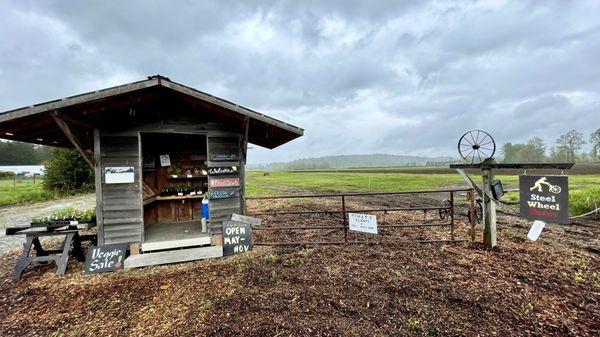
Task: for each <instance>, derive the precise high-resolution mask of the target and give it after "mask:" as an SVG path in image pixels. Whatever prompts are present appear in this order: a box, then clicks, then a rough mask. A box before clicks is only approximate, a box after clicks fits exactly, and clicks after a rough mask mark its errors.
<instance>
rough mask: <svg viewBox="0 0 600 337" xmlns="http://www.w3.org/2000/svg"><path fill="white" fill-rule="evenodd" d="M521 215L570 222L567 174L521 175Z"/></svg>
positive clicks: (533, 218)
mask: <svg viewBox="0 0 600 337" xmlns="http://www.w3.org/2000/svg"><path fill="white" fill-rule="evenodd" d="M519 191H520V199H521V201H520V203H521V216H522V217H524V218H526V219H530V220H541V221H544V222H551V223H559V224H568V223H570V220H569V180H568V177H567V176H530V175H527V176H519Z"/></svg>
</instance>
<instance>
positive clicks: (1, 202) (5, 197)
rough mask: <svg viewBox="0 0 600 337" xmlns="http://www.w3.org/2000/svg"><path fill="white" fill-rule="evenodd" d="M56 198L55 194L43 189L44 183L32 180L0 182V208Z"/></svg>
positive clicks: (5, 180)
mask: <svg viewBox="0 0 600 337" xmlns="http://www.w3.org/2000/svg"><path fill="white" fill-rule="evenodd" d="M53 198H55V195H54V193H50V192H47V191H44V190H43V189H42V181H41V180H36V181H35V184H33V180H31V179H17V180H16V181H13V179H2V180H0V206H5V205H13V204H20V203H26V202H36V201H45V200H48V199H53Z"/></svg>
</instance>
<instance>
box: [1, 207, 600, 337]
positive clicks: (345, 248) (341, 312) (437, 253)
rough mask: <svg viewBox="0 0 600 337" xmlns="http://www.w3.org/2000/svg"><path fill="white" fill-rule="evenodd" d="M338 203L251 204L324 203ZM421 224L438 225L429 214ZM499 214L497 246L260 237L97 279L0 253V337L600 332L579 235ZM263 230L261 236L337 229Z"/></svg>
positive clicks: (444, 232)
mask: <svg viewBox="0 0 600 337" xmlns="http://www.w3.org/2000/svg"><path fill="white" fill-rule="evenodd" d="M390 202H391V201H390ZM399 202H400V201H399ZM333 203H334V201H329V203H328V202H327V201H325V202H323V201H319V202H316V201H315V200H311V201H308V202H302V203H298V202H290V201H286V202H283V203H281V204H280V203H274V202H256V203H254V204H253V205H251V208H252V210H254V211H257V212H258V211H274V210H283V209H295V210H298V209H331V206H332V205H333ZM365 204H366V203H365V202H350V205H349V207H357V208H358V207H362V206H364V205H365ZM381 216H382V217H383V215H381ZM385 216H386V217H387V218H386V222H387V223H394V222H403V223H407V222H410V223H415V222H420V221H423V214H422V213H420V212H397V213H388V214H387V215H385ZM265 218H266V221H265V224H264V225H263V226H264V227H272V226H279V225H281V224H282V223H283V224H287V225H290V226H291V225H303V226H309V225H326V224H335V223H336V221H339V217H338V218H335V216H334V215H325V216H322V217H312V216H311V217H307V216H305V217H296V218H295V219H287V220H285V221H280V220H278V219H275V218H268V217H265ZM381 219H383V218H381ZM424 220H425V222H437V221H439V219H437V218H436V217H435V215H434V214H429V215H426V216H425V219H424ZM501 221H502V223H501V227H500V234H499V246H498V247H497V248H496V249H494V250H487V249H485V248H483V247H482V245H481V244H479V243H452V244H414V243H412V244H411V243H404V242H402V243H401V241H405V240H406V239H414V238H448V236H449V233H448V230H449V229H448V228H442V229H427V230H426V231H421V230H420V229H416V230H414V229H413V230H409V229H399V230H391V229H389V230H386V232H385V233H384V235H383V239H381V240H375V242H372V244H352V245H334V246H330V245H319V246H314V245H313V246H304V247H256V249H255V250H254V251H252V252H250V253H247V254H245V255H239V256H236V257H228V258H222V259H214V260H207V261H198V262H192V263H185V264H177V265H171V266H156V267H148V268H143V269H138V270H125V271H121V272H117V273H110V274H102V275H96V276H86V275H82V273H81V270H82V264H81V263H77V262H71V263H70V265H69V268H68V271H67V274H66V275H65V276H62V277H60V276H56V275H55V274H54V273H55V266H53V265H43V266H38V267H36V268H33V269H30V270H28V271H26V273H25V275H24V278H23V279H22V280H21V281H20V282H18V283H14V282H13V281H12V280H11V279H10V269H11V268H12V266H13V264H14V262H15V261H16V258H17V253H16V252H11V253H7V254H4V255H1V256H0V335H1V336H24V335H29V336H38V335H39V336H47V335H52V336H92V335H93V336H109V335H112V336H117V335H118V336H204V335H224V336H234V335H247V336H365V335H366V336H389V335H407V336H478V335H479V336H490V335H497V336H598V335H599V334H600V257H599V255H597V254H596V253H594V252H593V251H590V250H586V249H584V248H581V247H579V246H578V245H575V244H572V241H573V242H575V241H577V239H576V238H577V235H574V236H573V237H572V238H571V239H569V240H564V239H563V238H564V232H562V231H558V230H555V229H554V228H553V227H550V228H548V230H544V232H543V233H542V237H541V238H540V240H538V241H537V242H529V241H527V239H525V238H524V237H525V234H526V232H527V229H528V226H526V224H525V223H522V224H521V223H519V222H518V221H516V222H515V220H514V219H513V218H512V217H505V216H502V217H501ZM594 226H598V223H597V222H595V225H594ZM467 228H468V226H467V224H466V222H465V218H464V216H462V217H461V216H457V228H456V232H457V233H456V234H457V238H459V239H460V238H466V237H467V233H466V232H467ZM561 228H562V227H561ZM596 228H597V227H596ZM267 232H268V233H270V234H267V236H266V237H262V238H260V237H259V236H257V238H258V239H268V240H296V239H298V238H300V239H306V240H318V239H330V235H340V234H334V233H333V232H327V231H325V232H326V233H329V235H323V231H322V230H321V231H320V232H319V233H320V234H317V232H316V231H309V232H306V231H304V232H301V233H299V234H294V232H293V231H291V230H288V231H284V233H282V234H276V233H272V232H269V231H267ZM478 232H480V228H479V230H478ZM257 235H258V232H257ZM298 235H300V236H299V237H298ZM579 235H581V236H586V235H588V234H586V233H585V232H581V233H580V234H579ZM477 241H478V242H480V241H481V235H480V234H478V237H477ZM376 242H378V243H379V244H374V243H376Z"/></svg>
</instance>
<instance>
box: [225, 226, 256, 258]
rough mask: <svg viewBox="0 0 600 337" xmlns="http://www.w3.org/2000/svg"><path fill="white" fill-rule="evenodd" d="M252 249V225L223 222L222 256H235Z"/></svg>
mask: <svg viewBox="0 0 600 337" xmlns="http://www.w3.org/2000/svg"><path fill="white" fill-rule="evenodd" d="M251 249H252V225H250V224H247V223H243V222H238V221H232V220H226V221H223V255H235V254H239V253H244V252H247V251H249V250H251Z"/></svg>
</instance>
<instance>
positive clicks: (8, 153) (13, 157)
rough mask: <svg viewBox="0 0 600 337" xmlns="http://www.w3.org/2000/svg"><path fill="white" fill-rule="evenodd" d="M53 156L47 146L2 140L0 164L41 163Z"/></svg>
mask: <svg viewBox="0 0 600 337" xmlns="http://www.w3.org/2000/svg"><path fill="white" fill-rule="evenodd" d="M51 157H52V149H51V148H49V147H47V146H42V145H34V144H28V143H21V142H11V141H0V165H41V164H43V163H44V162H45V161H46V160H48V159H50V158H51Z"/></svg>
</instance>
